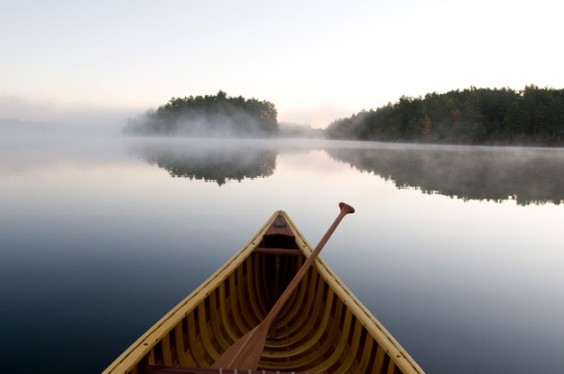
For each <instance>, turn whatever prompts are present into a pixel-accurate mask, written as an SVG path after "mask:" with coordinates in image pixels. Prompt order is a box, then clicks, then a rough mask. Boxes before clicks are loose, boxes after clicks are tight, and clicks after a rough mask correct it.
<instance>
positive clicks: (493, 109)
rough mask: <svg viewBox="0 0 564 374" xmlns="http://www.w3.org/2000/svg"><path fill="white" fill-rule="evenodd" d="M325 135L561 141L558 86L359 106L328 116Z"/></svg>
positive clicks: (563, 111) (562, 103)
mask: <svg viewBox="0 0 564 374" xmlns="http://www.w3.org/2000/svg"><path fill="white" fill-rule="evenodd" d="M325 135H326V136H327V137H328V138H331V139H350V140H372V141H386V142H422V143H423V142H424V143H448V144H488V145H546V146H562V145H563V144H564V90H563V89H560V90H556V89H551V88H539V87H537V86H534V85H530V86H526V87H525V88H524V89H523V90H520V91H515V90H512V89H509V88H502V89H488V88H475V87H471V88H469V89H464V90H462V91H460V90H455V91H450V92H447V93H444V94H438V93H430V94H427V95H425V97H417V98H413V97H406V96H402V97H401V98H400V99H399V101H398V102H396V103H394V104H392V103H389V104H388V105H386V106H383V107H380V108H378V109H375V110H373V109H371V110H363V111H361V112H359V113H356V114H353V115H352V116H351V117H349V118H343V119H338V120H336V121H333V122H332V123H331V124H330V125H329V126H328V127H327V129H326V131H325Z"/></svg>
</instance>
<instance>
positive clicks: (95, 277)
mask: <svg viewBox="0 0 564 374" xmlns="http://www.w3.org/2000/svg"><path fill="white" fill-rule="evenodd" d="M563 170H564V150H562V149H556V150H555V149H526V150H519V149H515V148H502V149H493V148H487V147H478V148H472V147H438V146H434V147H431V146H407V147H402V146H399V145H386V144H375V143H361V144H360V145H359V144H353V143H346V142H341V143H334V142H323V141H317V142H307V141H298V142H296V141H278V142H275V141H219V140H202V139H200V140H196V141H191V140H162V139H161V140H150V141H141V140H135V139H102V138H99V139H94V140H88V141H85V140H82V139H72V140H70V139H66V140H63V139H56V138H53V139H48V140H46V139H41V138H36V139H35V140H33V139H27V140H21V139H20V140H18V139H2V140H0V258H1V260H0V331H1V334H0V372H1V373H28V372H46V373H48V372H49V373H50V372H52V373H54V372H56V373H75V372H77V371H78V370H77V368H81V369H83V370H82V372H87V373H96V372H100V371H101V370H103V369H104V368H105V367H106V366H107V365H108V364H109V363H110V362H111V361H112V360H113V359H114V358H115V357H116V356H117V355H118V354H119V353H120V352H121V351H123V350H124V349H125V348H126V347H127V346H128V345H129V344H131V343H132V342H133V341H134V340H135V339H136V338H137V337H138V336H139V335H140V334H142V333H143V332H144V331H145V330H146V329H147V328H148V327H150V326H151V325H152V324H153V323H154V322H155V321H156V320H157V319H159V318H160V317H161V316H162V315H163V314H164V313H165V312H166V311H168V310H169V309H170V308H171V307H172V306H173V305H175V304H176V303H177V302H178V301H179V300H180V299H181V298H183V297H184V296H185V295H186V294H188V293H189V292H191V291H192V290H193V289H194V288H195V287H196V286H197V285H198V284H200V283H201V282H202V281H203V280H204V279H206V278H207V277H208V276H209V275H210V274H211V273H212V272H213V271H215V270H216V269H217V268H218V267H219V266H220V265H221V264H222V263H224V262H225V261H226V260H227V259H228V258H229V257H230V256H231V255H232V254H233V253H234V252H235V251H236V250H237V249H238V248H239V247H240V246H241V245H242V244H244V243H245V242H246V241H247V239H249V238H250V237H251V236H252V235H253V234H254V233H255V232H256V231H257V230H258V228H259V227H260V226H261V225H262V224H263V223H264V221H265V220H266V219H267V218H269V217H270V215H271V214H272V213H273V212H274V211H275V210H278V209H283V210H285V211H286V212H288V213H289V214H290V216H291V217H292V219H293V220H294V222H295V223H296V224H297V225H298V226H299V227H300V229H301V231H302V232H303V233H304V234H305V236H306V237H307V238H308V239H309V241H310V242H311V243H312V244H313V245H315V244H316V243H317V241H318V240H319V239H320V238H321V236H322V235H323V233H324V232H325V230H326V228H327V227H328V226H329V224H330V223H331V222H332V221H333V219H334V217H335V216H336V215H337V213H338V208H337V203H338V202H339V201H346V202H348V203H350V204H351V205H353V206H354V207H355V208H356V209H357V212H356V213H355V214H354V215H351V216H348V217H347V218H346V219H345V220H344V221H343V223H342V224H341V226H340V227H339V229H338V230H337V232H336V233H335V234H334V236H333V237H332V238H331V240H330V242H329V243H328V244H327V246H326V248H325V249H324V251H323V253H322V257H323V258H324V259H325V260H326V261H327V262H328V264H329V265H330V266H331V267H332V268H333V269H334V270H335V272H336V273H337V274H338V275H339V276H340V277H341V278H342V279H343V280H344V282H345V283H346V284H347V286H348V287H349V288H350V289H351V290H352V291H353V292H354V293H355V294H356V295H357V296H358V298H359V299H360V300H362V302H363V303H364V304H365V305H366V306H367V307H368V308H369V309H370V310H371V311H372V312H373V314H374V315H375V316H376V317H377V318H378V319H379V320H380V321H382V322H383V323H384V325H385V326H386V327H387V328H388V330H389V331H390V332H391V333H392V334H393V335H394V336H395V337H396V338H397V340H399V342H400V343H401V344H402V345H403V346H404V347H405V348H406V349H407V350H408V352H410V354H411V355H412V356H413V357H414V358H415V359H416V360H417V361H418V363H419V364H420V365H421V366H422V367H423V368H424V369H425V370H426V371H427V372H428V373H494V372H495V373H498V372H507V373H534V372H558V371H559V370H561V368H562V367H564V319H563V316H564V298H563V297H562V294H563V291H564V271H562V269H564V236H563V235H562V227H564V205H563V204H562V203H563V202H564V176H563V174H564V173H563Z"/></svg>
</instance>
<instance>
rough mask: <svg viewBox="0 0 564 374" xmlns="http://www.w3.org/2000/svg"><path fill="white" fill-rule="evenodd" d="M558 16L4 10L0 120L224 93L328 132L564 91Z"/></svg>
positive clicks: (471, 5)
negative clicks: (414, 104)
mask: <svg viewBox="0 0 564 374" xmlns="http://www.w3.org/2000/svg"><path fill="white" fill-rule="evenodd" d="M563 4H564V1H561V0H536V1H521V0H472V1H466V0H465V1H454V0H449V1H446V0H431V1H415V0H388V1H347V2H345V1H119V0H114V1H79V0H75V1H55V0H52V1H44V0H42V1H31V0H18V1H15V0H14V1H8V0H0V57H1V58H0V118H17V119H21V120H41V119H50V118H51V117H53V118H54V117H56V116H57V115H63V114H64V113H65V112H75V113H76V112H77V111H80V110H87V111H88V110H89V111H96V110H100V111H103V110H111V111H115V112H120V113H124V115H135V114H136V113H140V112H142V111H144V110H146V109H148V108H156V107H157V106H159V105H161V104H163V103H165V102H167V101H168V100H169V99H170V98H171V97H172V96H188V95H205V94H215V93H216V92H217V91H218V90H220V89H221V90H224V91H226V92H227V93H228V94H229V95H235V96H238V95H243V96H245V97H255V98H258V99H261V100H262V99H264V100H269V101H272V102H273V103H274V104H276V106H277V108H278V112H279V120H280V121H289V122H298V123H310V124H312V125H314V126H316V127H323V126H326V125H327V124H328V123H329V122H330V121H331V120H334V119H336V118H339V117H345V116H349V115H351V114H352V113H355V112H358V111H360V110H362V109H369V108H376V107H378V106H381V105H385V104H386V103H388V102H395V101H396V100H398V99H399V97H400V96H401V95H409V96H419V95H424V94H426V93H428V92H433V91H436V92H446V91H448V90H452V89H457V88H461V89H462V88H467V87H469V86H471V85H473V86H478V87H492V88H493V87H511V88H514V89H521V88H523V87H524V86H525V85H527V84H536V85H539V86H542V87H544V86H549V87H553V88H564V69H563V68H562V67H563V66H564V48H563V47H562V43H563V42H562V40H563V39H564V22H562V19H563V18H564V5H563ZM62 113H63V114H62Z"/></svg>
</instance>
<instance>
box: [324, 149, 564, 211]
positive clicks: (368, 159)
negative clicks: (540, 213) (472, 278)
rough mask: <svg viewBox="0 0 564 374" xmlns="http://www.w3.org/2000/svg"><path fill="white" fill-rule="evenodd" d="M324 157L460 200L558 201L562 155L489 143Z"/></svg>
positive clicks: (563, 190) (563, 189) (562, 190)
mask: <svg viewBox="0 0 564 374" xmlns="http://www.w3.org/2000/svg"><path fill="white" fill-rule="evenodd" d="M327 151H328V153H329V155H330V156H331V157H332V158H333V159H335V160H338V161H341V162H345V163H348V164H350V165H352V166H353V167H355V168H357V169H358V170H360V171H368V172H373V173H375V174H377V175H379V176H381V177H382V178H385V179H386V180H392V181H393V182H394V183H395V185H396V186H397V187H398V188H400V189H401V188H409V187H415V188H418V189H420V190H421V191H423V192H425V193H429V194H432V193H438V194H441V195H446V196H450V197H457V198H461V199H464V200H493V201H497V202H501V201H504V200H515V201H516V202H517V204H519V205H528V204H543V203H547V202H550V203H554V204H560V203H561V202H563V201H564V173H562V170H564V153H563V152H562V151H561V150H555V149H517V148H493V147H425V146H423V147H421V146H419V147H415V146H411V147H380V148H374V147H372V148H362V149H358V148H348V149H346V148H341V149H338V148H331V149H328V150H327Z"/></svg>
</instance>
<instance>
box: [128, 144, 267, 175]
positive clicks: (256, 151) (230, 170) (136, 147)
mask: <svg viewBox="0 0 564 374" xmlns="http://www.w3.org/2000/svg"><path fill="white" fill-rule="evenodd" d="M129 149H130V151H131V152H132V153H134V154H137V155H139V156H141V157H142V158H143V159H144V160H146V161H147V162H149V163H151V164H156V165H157V166H159V167H161V168H163V169H166V170H168V172H169V173H170V175H171V176H173V177H181V178H189V179H199V180H204V181H206V182H209V181H215V182H217V184H218V185H220V186H221V185H223V184H225V183H227V182H228V181H230V180H237V181H242V180H243V179H254V178H259V177H268V176H270V175H272V174H273V173H274V169H275V168H276V150H274V149H269V148H266V147H260V146H258V144H250V143H244V142H243V143H240V142H232V141H225V142H220V141H210V142H207V143H206V142H203V141H181V142H174V141H162V142H158V141H141V142H137V143H134V144H130V145H129Z"/></svg>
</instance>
